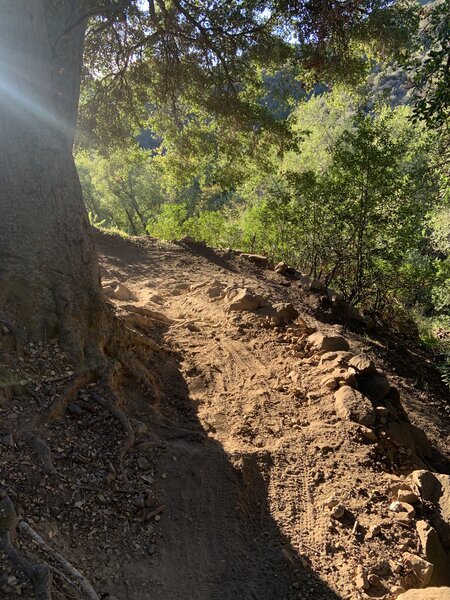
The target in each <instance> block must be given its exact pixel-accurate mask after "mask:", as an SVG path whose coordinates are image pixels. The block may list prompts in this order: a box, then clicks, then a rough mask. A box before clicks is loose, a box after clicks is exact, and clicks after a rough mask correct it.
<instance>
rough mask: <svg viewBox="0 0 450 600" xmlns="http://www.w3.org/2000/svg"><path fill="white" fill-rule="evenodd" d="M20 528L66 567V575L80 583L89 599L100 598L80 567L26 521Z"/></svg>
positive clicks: (95, 599)
mask: <svg viewBox="0 0 450 600" xmlns="http://www.w3.org/2000/svg"><path fill="white" fill-rule="evenodd" d="M19 529H20V531H22V532H23V533H25V534H27V535H28V536H29V537H30V538H31V539H32V540H33V541H34V542H35V543H36V544H37V545H38V546H39V547H40V548H42V550H45V552H47V553H48V554H50V555H51V556H52V557H53V558H54V559H55V560H57V561H58V562H59V563H60V565H61V566H62V567H63V568H64V570H65V572H66V575H67V576H68V577H69V578H71V579H72V580H75V582H76V583H77V584H78V585H79V587H80V589H81V590H82V591H83V592H84V594H85V595H86V597H87V598H88V599H89V600H100V598H99V596H98V594H97V592H96V591H95V590H94V588H93V587H92V584H91V583H90V582H89V581H88V580H87V579H86V577H84V576H83V575H82V574H81V573H80V571H78V569H76V568H75V567H74V566H73V565H72V564H70V562H69V561H68V560H67V559H65V558H64V556H61V554H59V553H58V552H56V550H54V549H53V548H51V547H50V546H49V545H48V544H47V542H46V541H45V540H44V539H43V538H42V537H41V536H40V535H39V534H38V533H37V532H36V531H35V530H34V529H33V528H32V527H30V525H28V523H26V522H25V521H21V522H20V523H19Z"/></svg>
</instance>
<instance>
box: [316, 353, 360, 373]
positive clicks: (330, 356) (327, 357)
mask: <svg viewBox="0 0 450 600" xmlns="http://www.w3.org/2000/svg"><path fill="white" fill-rule="evenodd" d="M352 356H353V354H352V353H351V352H345V351H342V350H341V351H339V352H325V353H324V354H322V356H321V357H320V361H319V365H320V366H321V367H322V368H323V370H325V369H326V370H327V371H331V370H334V369H339V368H344V369H345V368H346V367H347V365H348V362H349V360H350V359H351V358H352Z"/></svg>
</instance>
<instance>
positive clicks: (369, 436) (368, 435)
mask: <svg viewBox="0 0 450 600" xmlns="http://www.w3.org/2000/svg"><path fill="white" fill-rule="evenodd" d="M359 433H360V434H361V436H362V437H363V438H364V439H365V440H367V441H368V442H370V443H371V444H376V443H377V442H378V437H377V434H376V433H375V432H374V431H373V429H370V427H365V426H364V425H360V427H359Z"/></svg>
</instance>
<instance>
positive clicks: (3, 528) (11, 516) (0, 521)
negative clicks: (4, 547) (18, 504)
mask: <svg viewBox="0 0 450 600" xmlns="http://www.w3.org/2000/svg"><path fill="white" fill-rule="evenodd" d="M17 523H18V518H17V513H16V510H15V507H14V504H13V503H12V502H11V499H10V497H9V496H8V495H7V493H6V492H5V491H4V490H2V489H0V536H4V535H5V534H6V533H8V532H9V533H11V535H12V536H14V535H15V531H16V527H17ZM13 541H14V540H13Z"/></svg>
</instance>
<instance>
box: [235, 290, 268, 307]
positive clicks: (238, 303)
mask: <svg viewBox="0 0 450 600" xmlns="http://www.w3.org/2000/svg"><path fill="white" fill-rule="evenodd" d="M225 301H226V302H227V303H228V310H230V311H254V310H256V309H258V308H260V307H263V306H267V305H268V302H267V300H265V299H264V298H263V297H262V296H259V295H258V294H253V293H252V292H250V290H248V289H247V288H232V289H231V290H228V291H227V293H226V294H225Z"/></svg>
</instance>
